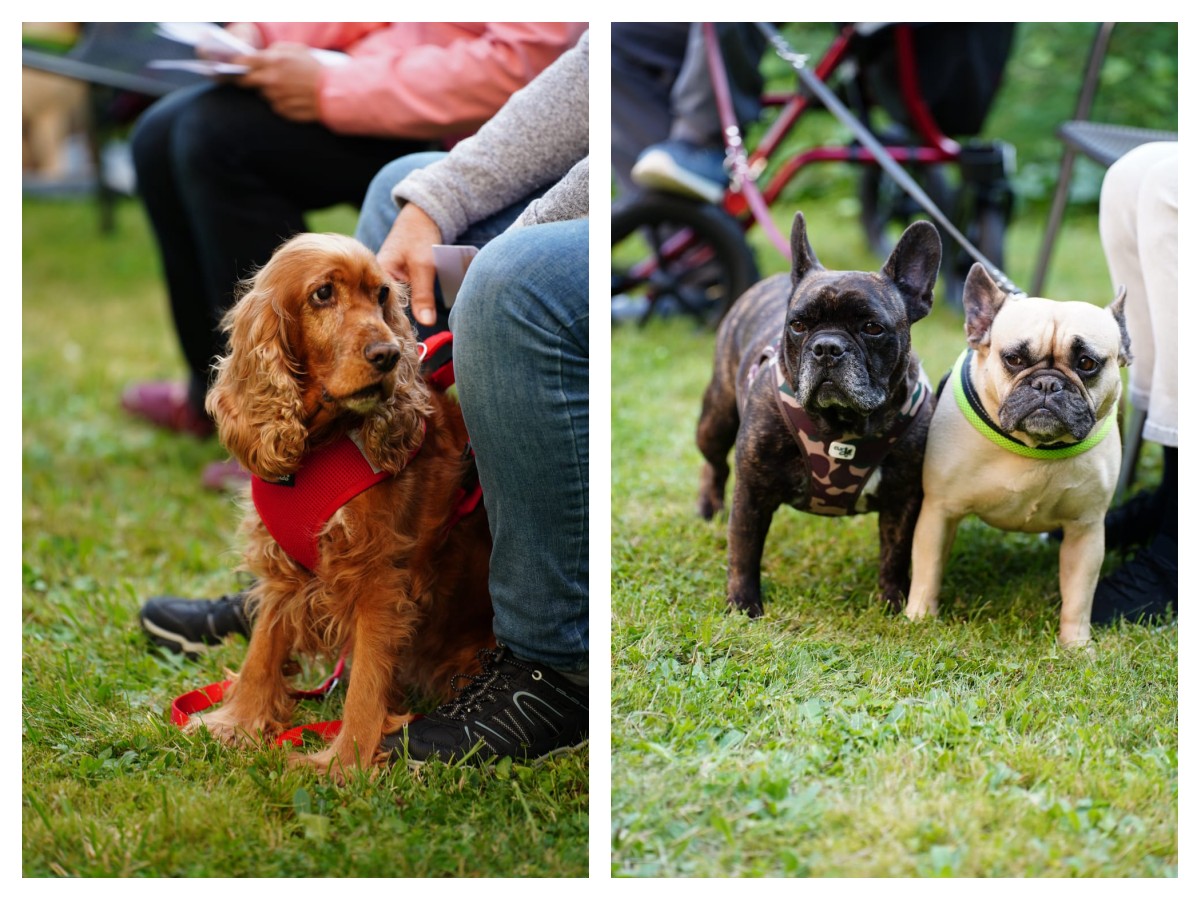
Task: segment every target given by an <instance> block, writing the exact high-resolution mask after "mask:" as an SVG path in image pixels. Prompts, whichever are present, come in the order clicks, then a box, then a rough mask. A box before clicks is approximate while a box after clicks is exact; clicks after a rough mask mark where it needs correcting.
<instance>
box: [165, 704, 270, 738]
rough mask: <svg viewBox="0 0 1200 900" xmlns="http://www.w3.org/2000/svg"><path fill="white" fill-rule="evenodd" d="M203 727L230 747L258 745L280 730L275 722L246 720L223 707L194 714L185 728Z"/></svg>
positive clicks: (199, 728) (190, 729) (192, 730)
mask: <svg viewBox="0 0 1200 900" xmlns="http://www.w3.org/2000/svg"><path fill="white" fill-rule="evenodd" d="M201 729H204V730H206V731H208V733H209V734H211V735H212V736H213V737H214V738H216V739H217V740H219V741H220V742H221V743H223V744H226V745H228V746H230V747H255V746H258V745H260V744H262V743H263V741H265V740H266V739H267V738H268V737H270V736H271V735H272V734H274V733H276V732H277V731H278V730H279V728H278V726H277V725H276V724H275V723H269V722H267V721H265V720H263V721H250V722H245V721H242V720H241V719H240V718H238V717H236V716H234V715H231V714H230V713H229V712H227V711H226V710H223V709H218V710H216V711H214V712H208V713H199V714H197V715H194V716H193V717H192V718H191V720H190V721H189V722H188V723H187V725H185V726H184V729H183V730H184V731H187V732H197V731H200V730H201Z"/></svg>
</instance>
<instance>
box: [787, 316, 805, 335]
mask: <svg viewBox="0 0 1200 900" xmlns="http://www.w3.org/2000/svg"><path fill="white" fill-rule="evenodd" d="M807 330H808V329H807V328H806V327H805V325H804V323H803V322H801V321H800V320H799V319H793V320H792V321H790V322H788V331H790V332H791V333H792V334H797V335H799V334H804V332H805V331H807Z"/></svg>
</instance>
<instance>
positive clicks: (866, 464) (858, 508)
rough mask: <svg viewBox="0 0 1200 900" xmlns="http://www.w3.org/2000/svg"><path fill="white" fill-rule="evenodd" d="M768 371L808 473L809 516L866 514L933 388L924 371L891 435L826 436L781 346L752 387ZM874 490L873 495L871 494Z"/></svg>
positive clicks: (767, 351)
mask: <svg viewBox="0 0 1200 900" xmlns="http://www.w3.org/2000/svg"><path fill="white" fill-rule="evenodd" d="M763 370H769V371H771V372H773V374H772V376H771V377H772V378H773V379H774V382H775V384H776V386H777V387H776V390H775V400H776V403H777V405H778V406H779V412H780V414H781V415H782V416H783V418H784V421H786V422H787V423H788V426H789V428H790V429H791V432H792V434H793V436H794V437H795V438H796V443H797V444H798V445H799V446H800V457H801V458H802V459H803V460H804V465H805V468H806V469H807V470H808V479H809V497H808V508H807V512H811V513H816V514H817V515H819V516H849V515H857V514H858V513H864V512H866V511H867V509H866V499H867V495H868V494H870V493H871V490H873V489H874V486H875V483H877V481H878V475H877V473H878V471H879V467H880V465H881V464H882V463H883V461H884V459H885V458H886V457H887V455H888V453H889V452H890V451H891V449H892V447H894V446H895V445H896V443H897V442H898V441H899V440H900V439H901V438H902V437H904V435H905V434H907V433H908V429H909V428H910V427H912V424H913V422H914V421H916V418H917V415H918V413H920V411H921V407H922V406H924V405H925V403H926V401H927V400H928V399H929V396H930V394H931V393H932V389H931V388H930V386H929V380H928V379H927V378H926V376H925V370H924V369H918V377H917V378H916V379H914V382H915V383H914V384H913V386H912V389H911V390H910V391H909V395H908V400H906V401H905V403H904V406H903V407H902V408H901V409H900V414H899V415H898V416H897V417H896V421H895V422H894V423H892V427H891V428H890V429H888V431H887V432H886V433H885V434H879V435H867V436H865V437H864V436H861V435H855V434H843V435H837V436H823V435H821V434H820V432H819V430H818V429H817V426H816V424H815V423H814V422H813V420H812V419H811V418H810V417H809V415H808V413H806V412H805V411H804V408H803V407H802V406H801V405H800V403H799V401H798V400H797V399H796V395H795V393H794V392H793V391H792V387H791V385H790V384H788V380H787V376H786V374H785V373H784V371H783V367H782V366H780V364H779V343H778V342H776V343H774V344H771V345H769V346H767V347H764V348H763V351H762V354H761V356H760V357H759V360H758V362H757V363H756V364H755V365H754V366H752V367H751V369H750V374H749V376H748V377H747V384H749V383H752V382H753V381H754V379H755V378H757V377H758V375H759V374H760V372H762V371H763ZM868 488H870V490H868Z"/></svg>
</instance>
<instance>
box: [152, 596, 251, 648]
mask: <svg viewBox="0 0 1200 900" xmlns="http://www.w3.org/2000/svg"><path fill="white" fill-rule="evenodd" d="M139 618H140V619H141V622H142V628H143V629H144V630H145V632H146V634H148V635H149V636H150V640H152V641H154V643H156V644H158V646H160V647H166V648H167V649H168V650H170V651H172V652H173V653H182V654H184V655H185V656H188V657H190V658H192V659H195V658H196V656H198V655H199V654H200V653H202V652H203V651H204V650H205V649H207V647H208V645H210V644H219V643H221V641H223V640H225V638H226V637H228V636H229V635H231V634H240V635H244V636H246V637H249V636H250V619H249V618H248V617H247V616H246V595H245V594H227V595H225V596H223V597H219V598H218V599H216V600H185V599H184V598H183V597H151V598H150V599H149V600H147V601H146V603H145V605H143V606H142V610H141V612H140V613H139Z"/></svg>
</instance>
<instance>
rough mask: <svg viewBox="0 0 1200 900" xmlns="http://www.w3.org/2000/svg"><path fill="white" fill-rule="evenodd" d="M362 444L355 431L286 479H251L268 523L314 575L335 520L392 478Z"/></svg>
mask: <svg viewBox="0 0 1200 900" xmlns="http://www.w3.org/2000/svg"><path fill="white" fill-rule="evenodd" d="M359 440H360V436H359V434H358V432H356V431H354V432H350V433H349V434H344V435H342V436H341V437H340V438H338V439H337V440H335V441H333V442H332V443H330V444H326V445H325V446H323V447H318V448H317V449H316V450H314V451H313V452H312V453H310V454H309V455H308V456H307V457H305V460H304V464H303V465H302V466H301V467H300V468H299V469H297V470H296V472H295V473H293V474H292V475H290V476H288V477H287V478H285V479H283V480H282V481H266V480H264V479H262V478H259V477H258V476H257V475H253V476H251V478H250V496H251V497H252V498H253V500H254V508H255V509H257V510H258V515H259V517H260V518H261V519H262V522H263V525H265V526H266V528H267V531H269V532H270V533H271V537H273V538H275V541H276V542H277V543H278V544H279V546H280V547H282V548H283V549H284V551H285V552H286V553H287V555H288V556H290V557H291V558H292V559H294V560H295V561H296V562H298V563H300V565H302V566H304V568H306V569H308V570H309V571H310V572H315V571H316V569H317V562H318V561H319V560H320V558H321V556H320V552H319V551H318V550H317V538H318V537H320V534H321V531H322V530H323V529H324V528H325V523H326V522H328V521H329V519H330V517H332V516H333V514H334V513H335V512H337V511H338V510H339V509H341V508H342V507H343V506H345V505H346V504H347V503H349V502H350V501H351V500H353V499H354V498H355V497H357V496H358V495H359V494H361V493H362V492H363V491H365V490H367V489H368V488H372V487H374V486H375V485H377V484H379V483H380V482H381V481H386V480H387V479H388V478H391V475H390V474H388V473H387V472H384V471H382V470H380V469H376V468H375V467H374V466H373V465H372V464H371V461H370V460H369V459H367V457H366V454H365V453H363V449H362V445H361V444H360V443H359ZM420 449H421V448H420V447H419V446H418V447H417V451H416V452H418V453H419V452H420ZM411 459H412V457H409V460H410V461H411Z"/></svg>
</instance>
